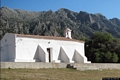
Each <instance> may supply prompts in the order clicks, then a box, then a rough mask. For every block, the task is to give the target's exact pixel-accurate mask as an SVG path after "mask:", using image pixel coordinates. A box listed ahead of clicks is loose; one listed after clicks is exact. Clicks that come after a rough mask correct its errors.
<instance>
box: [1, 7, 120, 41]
mask: <svg viewBox="0 0 120 80" xmlns="http://www.w3.org/2000/svg"><path fill="white" fill-rule="evenodd" d="M0 18H1V21H0V34H1V35H0V38H2V36H3V35H4V34H5V33H7V32H9V33H19V34H35V35H43V36H44V35H46V36H48V35H49V36H64V34H63V33H64V30H65V28H67V27H69V28H70V29H72V37H73V38H75V39H82V38H89V37H90V36H92V35H93V34H94V32H96V31H100V32H108V33H110V34H112V35H113V36H114V37H117V38H120V19H117V18H113V19H109V20H108V19H107V18H106V17H105V16H103V15H102V14H90V13H87V12H83V11H80V12H73V11H70V10H68V9H64V8H61V9H59V10H57V11H56V12H53V11H52V10H49V11H41V12H28V11H25V10H20V9H10V8H7V7H2V8H0Z"/></svg>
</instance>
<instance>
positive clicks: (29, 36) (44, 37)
mask: <svg viewBox="0 0 120 80" xmlns="http://www.w3.org/2000/svg"><path fill="white" fill-rule="evenodd" d="M15 35H16V36H17V37H28V38H39V39H52V40H63V41H75V42H83V43H84V41H81V40H76V39H69V38H65V37H56V36H39V35H26V34H15Z"/></svg>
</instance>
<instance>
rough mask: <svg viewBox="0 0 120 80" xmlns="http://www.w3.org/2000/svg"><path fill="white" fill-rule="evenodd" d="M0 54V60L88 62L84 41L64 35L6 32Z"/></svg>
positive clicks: (0, 46)
mask: <svg viewBox="0 0 120 80" xmlns="http://www.w3.org/2000/svg"><path fill="white" fill-rule="evenodd" d="M0 55H1V58H0V59H1V62H53V63H90V62H89V61H87V58H86V56H85V52H84V41H79V40H75V39H69V38H65V37H53V36H39V35H25V34H11V33H6V34H5V35H4V37H3V38H2V39H1V45H0Z"/></svg>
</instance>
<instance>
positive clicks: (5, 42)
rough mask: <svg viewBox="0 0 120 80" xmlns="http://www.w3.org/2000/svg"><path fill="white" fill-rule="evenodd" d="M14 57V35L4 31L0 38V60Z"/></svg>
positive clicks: (8, 59)
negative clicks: (0, 38)
mask: <svg viewBox="0 0 120 80" xmlns="http://www.w3.org/2000/svg"><path fill="white" fill-rule="evenodd" d="M14 59H15V35H14V34H9V33H6V34H5V35H4V37H3V38H2V40H1V61H10V60H14Z"/></svg>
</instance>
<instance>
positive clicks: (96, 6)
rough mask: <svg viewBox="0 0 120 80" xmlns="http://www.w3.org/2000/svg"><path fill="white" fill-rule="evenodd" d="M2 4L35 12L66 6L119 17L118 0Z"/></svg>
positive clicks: (42, 0)
mask: <svg viewBox="0 0 120 80" xmlns="http://www.w3.org/2000/svg"><path fill="white" fill-rule="evenodd" d="M2 6H6V7H9V8H12V9H22V10H28V11H37V12H39V11H48V10H52V11H57V10H58V9H60V8H67V9H69V10H71V11H74V12H79V11H85V12H88V13H93V14H94V13H101V14H103V15H104V16H106V18H108V19H111V18H114V17H115V18H119V19H120V0H1V7H2Z"/></svg>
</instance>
